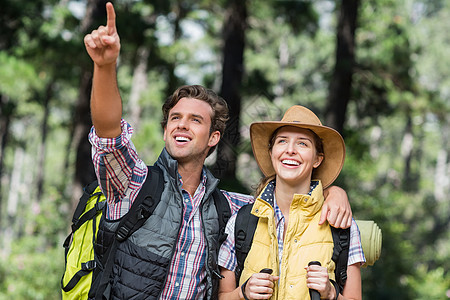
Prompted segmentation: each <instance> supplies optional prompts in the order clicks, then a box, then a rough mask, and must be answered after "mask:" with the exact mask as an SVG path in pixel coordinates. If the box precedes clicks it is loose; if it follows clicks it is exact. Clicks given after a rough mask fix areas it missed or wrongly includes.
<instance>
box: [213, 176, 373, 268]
mask: <svg viewBox="0 0 450 300" xmlns="http://www.w3.org/2000/svg"><path fill="white" fill-rule="evenodd" d="M315 186H316V185H315V184H313V185H311V191H312V189H314V188H315ZM273 191H274V185H273V183H269V185H268V186H267V187H266V189H265V190H264V195H262V197H263V200H264V197H267V198H269V197H270V198H271V199H273V200H274V201H273V203H274V214H275V223H276V227H277V228H276V230H277V241H278V258H279V263H280V265H281V259H282V257H283V233H284V227H285V218H284V216H283V214H282V213H281V210H280V208H279V206H278V204H277V201H276V199H275V195H274V193H273ZM309 194H311V192H310V193H309ZM268 202H271V201H268ZM236 215H237V214H234V215H233V216H232V217H231V218H230V220H229V221H228V223H227V226H226V228H225V233H227V234H228V236H227V239H226V240H225V242H224V243H223V244H222V246H221V247H220V251H219V265H220V266H221V267H223V268H225V269H227V270H230V271H233V272H234V271H235V269H236V266H237V259H236V251H235V248H234V245H235V240H234V228H235V224H236ZM365 262H366V258H365V257H364V253H363V250H362V245H361V236H360V232H359V228H358V225H357V224H356V222H355V220H353V219H352V225H351V227H350V246H349V252H348V263H347V264H348V265H349V266H350V265H353V264H355V263H361V264H364V263H365Z"/></svg>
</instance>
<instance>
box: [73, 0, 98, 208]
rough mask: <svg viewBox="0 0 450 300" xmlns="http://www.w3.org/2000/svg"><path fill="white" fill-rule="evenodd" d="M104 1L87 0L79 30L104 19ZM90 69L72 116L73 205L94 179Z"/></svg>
mask: <svg viewBox="0 0 450 300" xmlns="http://www.w3.org/2000/svg"><path fill="white" fill-rule="evenodd" d="M105 5H106V1H104V0H101V1H94V0H89V1H88V4H87V7H86V15H85V17H84V19H83V20H82V21H81V31H82V32H88V31H89V30H90V28H91V26H92V24H93V23H94V18H95V19H100V20H105V21H106V9H105ZM91 85H92V70H83V71H82V75H81V81H80V89H79V96H78V103H77V106H76V110H75V116H74V124H75V125H74V135H73V138H72V147H71V149H76V162H75V178H74V180H73V187H72V195H71V201H72V204H73V205H75V204H76V203H77V202H78V199H79V198H80V196H81V193H82V187H84V186H85V185H87V184H88V183H90V182H92V181H93V180H95V172H94V166H93V164H92V158H91V145H90V144H89V141H88V138H87V137H88V134H89V130H90V128H91V126H92V121H91V117H90V106H89V105H90V94H91Z"/></svg>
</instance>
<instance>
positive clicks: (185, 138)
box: [175, 136, 189, 142]
mask: <svg viewBox="0 0 450 300" xmlns="http://www.w3.org/2000/svg"><path fill="white" fill-rule="evenodd" d="M175 140H176V141H178V142H189V139H188V138H187V137H184V136H177V137H176V138H175Z"/></svg>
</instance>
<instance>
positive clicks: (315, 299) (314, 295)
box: [308, 261, 321, 300]
mask: <svg viewBox="0 0 450 300" xmlns="http://www.w3.org/2000/svg"><path fill="white" fill-rule="evenodd" d="M311 265H317V266H321V263H320V261H310V262H309V263H308V267H309V266H311ZM309 297H310V298H311V300H320V293H319V292H318V291H316V290H314V289H309Z"/></svg>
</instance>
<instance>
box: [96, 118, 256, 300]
mask: <svg viewBox="0 0 450 300" xmlns="http://www.w3.org/2000/svg"><path fill="white" fill-rule="evenodd" d="M121 125H122V134H121V135H120V136H118V137H116V138H112V139H108V138H100V137H98V136H97V135H96V133H95V129H94V127H92V129H91V132H90V134H89V140H90V142H91V144H92V146H93V147H92V160H93V162H94V168H95V172H96V174H97V178H98V179H99V182H100V185H101V188H102V190H103V192H104V194H105V195H106V198H107V201H108V210H107V218H108V219H110V220H117V219H119V218H121V217H122V216H124V215H125V214H126V213H127V212H128V210H129V209H130V207H131V205H132V204H133V201H134V200H135V199H136V196H137V194H138V193H139V190H140V188H141V186H142V183H143V182H144V180H145V178H146V176H147V166H146V164H145V163H144V162H143V161H142V160H141V159H139V157H138V155H137V152H136V149H135V147H134V145H133V143H132V142H131V136H132V133H133V129H132V127H131V126H130V125H129V124H128V123H127V122H126V121H124V120H122V123H121ZM179 180H180V181H181V177H179ZM206 180H207V177H206V175H205V173H203V176H202V180H201V182H200V184H199V186H198V187H197V190H196V191H195V193H194V195H190V194H189V193H188V192H187V191H185V190H183V191H182V196H183V199H184V203H183V204H184V209H183V222H182V226H181V228H180V232H179V238H178V241H177V244H176V247H175V250H174V254H173V258H172V262H171V265H170V268H169V273H168V277H167V280H166V284H165V286H164V289H163V291H162V294H161V297H160V299H203V298H204V296H205V293H206V291H205V289H206V280H204V279H205V276H206V269H205V258H206V245H205V237H204V235H203V231H202V223H201V219H200V211H199V207H200V203H201V200H202V199H203V196H204V194H205V186H206V185H205V184H206ZM222 192H223V194H224V196H225V197H226V198H227V199H228V201H229V203H230V207H231V212H232V214H234V213H236V212H237V211H238V210H239V208H240V207H242V206H243V205H245V204H247V203H249V202H253V200H254V199H253V197H251V196H249V195H243V194H238V193H230V192H226V191H222Z"/></svg>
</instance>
